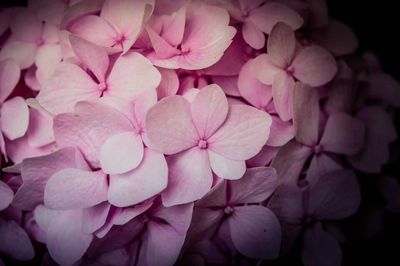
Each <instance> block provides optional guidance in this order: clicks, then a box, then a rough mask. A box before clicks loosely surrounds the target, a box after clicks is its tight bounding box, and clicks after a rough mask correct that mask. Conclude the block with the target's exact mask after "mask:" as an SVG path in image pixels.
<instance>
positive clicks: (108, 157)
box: [100, 132, 143, 174]
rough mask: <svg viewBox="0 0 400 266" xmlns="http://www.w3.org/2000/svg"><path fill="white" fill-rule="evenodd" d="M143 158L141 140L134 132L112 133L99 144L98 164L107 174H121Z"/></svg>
mask: <svg viewBox="0 0 400 266" xmlns="http://www.w3.org/2000/svg"><path fill="white" fill-rule="evenodd" d="M142 159H143V142H142V139H141V138H140V136H139V135H136V134H135V133H134V132H126V133H120V134H117V135H114V136H112V137H110V138H109V139H107V140H106V141H105V142H104V144H103V145H102V146H101V150H100V165H101V168H102V170H103V171H104V172H105V173H107V174H122V173H126V172H128V171H130V170H132V169H134V168H136V167H137V166H138V165H139V164H140V162H141V161H142Z"/></svg>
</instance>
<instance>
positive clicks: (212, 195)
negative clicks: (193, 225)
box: [193, 180, 230, 222]
mask: <svg viewBox="0 0 400 266" xmlns="http://www.w3.org/2000/svg"><path fill="white" fill-rule="evenodd" d="M228 184H230V183H229V182H227V181H226V180H221V182H219V183H217V184H216V185H215V186H214V187H213V188H212V189H211V190H210V191H208V192H207V194H206V195H204V197H202V198H201V199H200V200H198V201H197V202H196V207H199V208H210V207H225V206H226V205H227V204H228V194H227V192H228V188H227V187H228ZM196 210H197V209H196ZM198 211H200V212H202V211H201V210H198ZM213 211H218V210H213ZM205 216H206V215H205ZM210 216H213V217H214V215H211V214H210ZM193 222H194V221H193Z"/></svg>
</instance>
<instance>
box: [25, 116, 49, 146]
mask: <svg viewBox="0 0 400 266" xmlns="http://www.w3.org/2000/svg"><path fill="white" fill-rule="evenodd" d="M27 136H28V143H29V145H30V146H32V147H35V148H38V147H42V146H45V145H47V144H50V143H52V142H54V133H53V118H52V117H51V116H49V115H47V114H43V113H41V112H40V111H38V110H36V109H34V108H30V109H29V127H28V131H27Z"/></svg>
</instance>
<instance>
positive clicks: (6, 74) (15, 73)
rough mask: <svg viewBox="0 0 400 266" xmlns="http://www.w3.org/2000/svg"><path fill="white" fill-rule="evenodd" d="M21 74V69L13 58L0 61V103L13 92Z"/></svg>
mask: <svg viewBox="0 0 400 266" xmlns="http://www.w3.org/2000/svg"><path fill="white" fill-rule="evenodd" d="M20 76H21V70H20V69H19V67H18V65H17V63H16V62H15V61H14V60H4V61H1V62H0V103H3V102H4V101H5V100H6V99H7V98H8V96H10V94H11V93H12V92H13V90H14V88H15V86H16V85H17V83H18V81H19V78H20Z"/></svg>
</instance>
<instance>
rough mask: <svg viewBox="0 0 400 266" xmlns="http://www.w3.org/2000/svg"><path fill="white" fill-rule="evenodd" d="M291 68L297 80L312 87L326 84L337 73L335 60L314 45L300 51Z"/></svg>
mask: <svg viewBox="0 0 400 266" xmlns="http://www.w3.org/2000/svg"><path fill="white" fill-rule="evenodd" d="M292 67H293V75H294V76H295V77H296V78H297V79H299V80H300V81H301V82H303V83H306V84H308V85H310V86H313V87H318V86H322V85H324V84H326V83H328V82H329V81H331V80H332V79H333V77H334V76H335V74H336V72H337V64H336V60H335V58H334V57H333V56H332V55H331V54H330V53H329V52H327V51H326V50H325V49H323V48H321V47H319V46H316V45H312V46H308V47H306V48H304V49H303V50H301V51H300V52H299V53H298V54H297V56H296V57H295V59H294V60H293V63H292Z"/></svg>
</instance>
